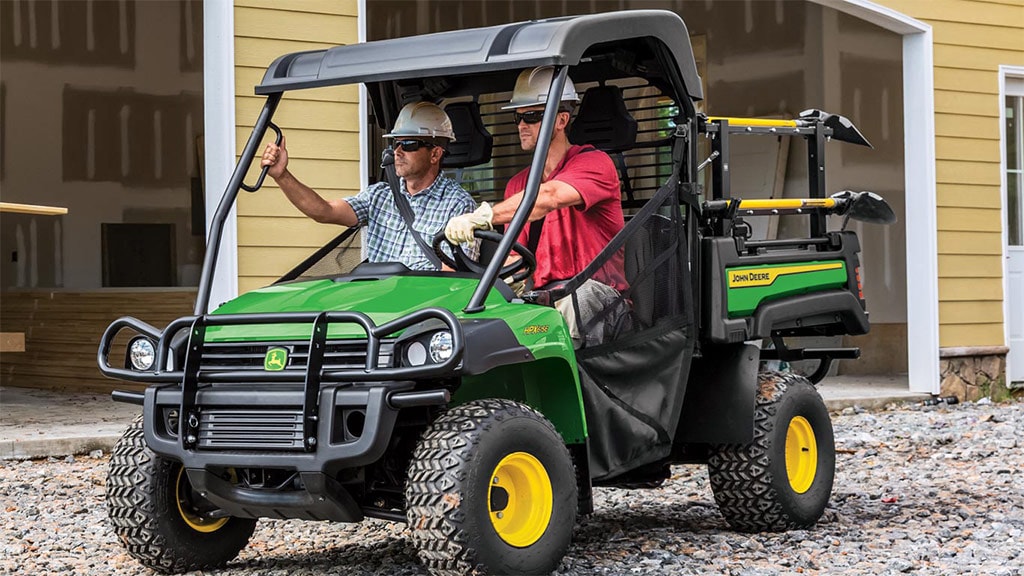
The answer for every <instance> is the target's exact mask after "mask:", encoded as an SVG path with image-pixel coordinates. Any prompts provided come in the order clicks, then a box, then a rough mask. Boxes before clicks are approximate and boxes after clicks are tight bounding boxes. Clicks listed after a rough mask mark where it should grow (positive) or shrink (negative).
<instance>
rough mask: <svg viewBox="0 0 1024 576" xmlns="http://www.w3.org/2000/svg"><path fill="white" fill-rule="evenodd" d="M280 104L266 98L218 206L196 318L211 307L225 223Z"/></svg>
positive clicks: (276, 98) (276, 97)
mask: <svg viewBox="0 0 1024 576" xmlns="http://www.w3.org/2000/svg"><path fill="white" fill-rule="evenodd" d="M280 101H281V93H280V92H278V93H276V94H271V95H269V96H267V101H266V103H265V104H264V105H263V111H261V112H260V116H259V118H258V119H257V120H256V126H255V127H253V129H252V134H251V135H250V136H249V141H248V142H246V144H245V149H244V150H242V156H241V157H240V158H239V159H238V163H237V164H236V165H235V171H234V173H232V174H231V180H229V181H228V185H227V188H226V189H225V190H224V196H223V197H221V199H220V204H219V205H217V213H216V214H214V216H213V221H212V222H211V223H210V233H209V235H208V237H207V244H206V257H205V258H203V274H202V276H200V278H199V293H198V294H197V295H196V306H195V309H194V311H193V313H194V314H195V315H196V316H202V315H203V314H206V312H207V306H209V304H210V290H211V288H212V286H213V274H214V272H215V271H216V269H217V256H218V254H219V253H220V240H221V235H222V234H223V232H224V222H225V221H226V220H227V218H228V214H229V213H230V212H231V208H232V207H234V205H235V198H237V197H238V189H239V188H240V187H241V186H242V179H243V178H245V173H246V172H247V171H248V170H249V165H250V164H251V163H252V159H253V157H254V156H255V155H256V148H257V147H259V145H260V142H262V141H263V135H264V134H265V133H266V131H267V126H269V125H270V119H271V118H273V117H274V111H275V110H276V109H277V104H278V103H279V102H280Z"/></svg>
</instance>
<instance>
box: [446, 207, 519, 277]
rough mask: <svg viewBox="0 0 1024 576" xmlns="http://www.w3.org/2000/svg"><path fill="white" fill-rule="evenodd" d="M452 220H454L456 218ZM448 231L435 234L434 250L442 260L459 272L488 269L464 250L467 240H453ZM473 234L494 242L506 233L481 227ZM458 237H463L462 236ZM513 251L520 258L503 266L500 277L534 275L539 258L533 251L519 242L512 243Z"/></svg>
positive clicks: (479, 271)
mask: <svg viewBox="0 0 1024 576" xmlns="http://www.w3.org/2000/svg"><path fill="white" fill-rule="evenodd" d="M478 210H479V209H478ZM468 215H469V214H464V216H468ZM452 220H454V218H453V219H452ZM446 232H447V229H446V230H445V231H442V232H439V233H438V234H437V235H436V236H434V242H433V247H434V252H436V253H437V257H438V258H440V259H441V262H442V263H444V264H445V265H447V266H449V267H450V268H452V269H454V270H457V271H459V272H473V273H475V274H483V273H484V270H486V269H487V265H486V264H482V263H480V262H479V261H477V260H475V259H473V258H472V257H470V256H469V254H467V253H466V251H465V250H463V248H462V245H463V244H464V243H466V242H453V241H452V240H451V239H450V238H449V236H448V235H447V234H446ZM472 235H473V238H479V239H480V240H482V241H484V242H494V243H500V242H501V240H502V239H503V238H504V235H502V234H500V233H498V232H495V231H493V230H482V229H479V228H477V229H473V230H472ZM458 237H459V238H462V236H458ZM442 244H448V246H449V247H451V251H452V255H454V258H453V257H452V256H449V255H448V253H447V252H445V251H444V250H442V249H441V246H442ZM512 251H513V252H515V253H516V254H518V255H519V258H518V259H517V260H515V261H514V262H511V263H509V264H506V265H505V266H502V268H501V270H499V271H498V277H499V278H501V279H502V280H504V279H506V278H510V279H511V280H512V281H513V282H518V281H520V280H525V279H527V278H529V277H530V276H532V275H533V272H534V270H536V269H537V258H536V257H535V256H534V255H533V252H530V250H528V249H527V248H526V246H523V245H522V244H520V243H518V242H515V243H514V244H512Z"/></svg>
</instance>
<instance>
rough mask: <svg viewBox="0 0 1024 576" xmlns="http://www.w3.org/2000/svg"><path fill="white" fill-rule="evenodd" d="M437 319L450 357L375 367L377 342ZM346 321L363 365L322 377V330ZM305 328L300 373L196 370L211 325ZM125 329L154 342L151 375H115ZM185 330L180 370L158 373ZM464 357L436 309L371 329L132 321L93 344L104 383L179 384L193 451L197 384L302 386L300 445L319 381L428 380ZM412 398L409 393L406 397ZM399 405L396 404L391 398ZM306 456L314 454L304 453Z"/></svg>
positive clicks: (257, 317) (301, 316) (455, 325)
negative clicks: (116, 350) (360, 338)
mask: <svg viewBox="0 0 1024 576" xmlns="http://www.w3.org/2000/svg"><path fill="white" fill-rule="evenodd" d="M431 319H433V320H440V321H441V322H443V323H444V324H445V325H446V326H447V328H448V330H449V331H450V332H451V334H452V355H451V357H450V358H448V359H447V360H445V361H443V362H440V363H438V364H426V365H423V366H398V367H385V368H381V367H379V359H378V356H379V352H380V344H381V339H383V338H385V337H387V336H389V335H391V334H394V333H395V332H398V331H400V330H404V329H406V328H408V327H410V326H412V325H414V324H417V323H420V322H423V321H426V320H431ZM336 322H345V323H352V324H358V325H360V326H362V328H363V330H364V331H365V332H366V336H367V338H366V363H365V365H364V367H363V368H362V369H351V368H350V369H345V370H329V371H325V370H324V369H323V364H324V352H325V349H326V342H327V332H328V326H329V325H330V324H331V323H336ZM305 323H309V324H311V330H310V338H309V359H308V361H307V364H306V369H305V370H304V371H298V370H283V371H275V372H266V371H263V372H255V371H252V370H233V371H222V370H218V371H210V372H202V371H200V366H201V365H202V362H201V360H202V355H203V344H204V343H205V339H206V329H207V328H208V327H211V326H237V325H252V324H305ZM124 328H131V329H133V330H135V331H136V332H139V333H140V334H142V335H144V336H147V337H149V338H151V339H152V340H153V341H155V342H156V345H155V354H156V358H155V360H154V363H153V366H154V367H155V370H154V371H152V372H141V371H135V370H129V369H124V368H114V367H113V366H111V365H110V364H109V362H108V361H107V360H108V356H109V354H110V346H111V344H112V343H113V341H114V337H115V336H117V334H118V333H120V331H121V330H122V329H124ZM185 328H188V330H189V336H188V346H187V348H186V353H185V363H184V366H183V367H182V369H181V370H166V371H165V370H163V368H166V367H167V358H168V355H169V354H170V346H171V339H172V338H174V336H175V335H176V334H177V333H178V332H180V331H181V330H183V329H185ZM464 351H465V339H464V336H463V332H462V325H461V324H460V323H459V321H458V319H456V317H455V315H454V314H452V313H451V312H450V311H448V310H445V309H443V308H424V309H423V310H417V311H416V312H413V313H412V314H408V315H406V316H403V317H401V318H396V319H395V320H392V321H391V322H388V323H386V324H381V325H380V326H378V325H376V324H374V322H373V320H372V319H370V317H369V316H367V315H366V314H363V313H361V312H353V311H341V312H292V313H277V314H212V315H211V314H206V315H202V316H185V317H182V318H178V319H177V320H175V321H173V322H171V323H170V324H168V325H167V327H166V328H165V329H164V330H163V331H162V332H161V331H159V330H157V329H156V328H154V327H153V326H150V325H149V324H147V323H145V322H142V321H141V320H138V319H136V318H132V317H123V318H119V319H117V320H115V321H114V322H113V323H111V324H110V326H108V327H107V329H106V331H104V332H103V337H102V338H101V339H100V345H99V350H98V352H97V363H98V364H99V368H100V371H101V372H102V373H103V374H104V375H105V376H108V377H110V378H115V379H121V380H129V381H133V382H144V383H149V384H180V385H181V387H182V392H181V406H180V412H179V414H181V415H182V418H181V420H180V422H181V428H182V430H181V434H180V435H179V436H180V438H181V442H182V447H183V448H184V449H191V448H194V447H195V445H196V442H197V439H198V438H197V432H198V431H197V427H198V424H197V422H198V419H197V418H193V417H192V416H195V414H196V410H195V408H196V406H195V404H196V394H197V391H198V387H199V382H200V381H202V382H303V407H302V416H303V434H304V436H305V437H306V438H310V437H313V436H314V434H315V430H316V425H317V413H318V398H319V392H320V384H321V383H323V382H328V383H338V382H348V383H353V382H367V381H394V380H415V379H421V378H435V377H441V376H445V375H449V374H452V373H453V372H455V370H456V368H457V367H458V365H459V363H460V362H461V360H462V355H463V352H464ZM411 394H416V393H411ZM393 400H395V401H397V402H401V400H402V399H401V398H395V399H393ZM307 449H309V450H311V449H313V447H312V446H308V447H307Z"/></svg>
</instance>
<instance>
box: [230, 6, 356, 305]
mask: <svg viewBox="0 0 1024 576" xmlns="http://www.w3.org/2000/svg"><path fill="white" fill-rule="evenodd" d="M356 12H357V2H356V0H345V1H336V0H293V1H290V2H280V1H278V0H235V94H236V97H235V119H236V122H235V123H236V129H235V142H236V146H237V149H238V150H239V151H241V150H242V148H243V147H244V146H245V143H246V141H247V140H248V138H249V135H250V134H251V132H252V123H253V122H255V120H256V118H257V117H258V115H259V113H260V111H261V110H262V108H263V104H264V99H263V98H262V97H257V96H255V95H254V93H253V87H254V86H255V85H256V84H258V83H260V81H261V80H262V79H263V74H264V72H265V71H266V68H267V66H268V65H269V64H270V63H271V62H273V61H274V59H275V58H277V57H278V56H281V55H282V54H286V53H289V52H297V51H300V50H317V49H324V48H329V47H331V46H337V45H340V44H352V43H355V42H356V40H357V38H358V24H357V19H356ZM358 102H359V92H358V89H357V88H356V87H355V86H342V87H332V88H320V89H315V90H305V91H299V92H291V93H287V94H285V96H284V98H283V99H282V101H281V104H280V106H279V107H278V110H277V113H276V114H275V115H274V123H275V124H277V125H278V126H280V127H281V129H282V131H284V133H285V138H287V143H288V153H289V169H290V170H292V171H293V172H294V173H296V174H297V175H298V176H299V177H300V178H301V179H302V181H303V182H305V183H306V184H308V185H309V186H311V187H312V188H314V189H315V190H317V191H318V192H319V193H320V194H322V195H323V196H324V197H326V198H329V199H331V198H339V197H343V196H350V195H352V194H354V193H355V192H357V191H358V188H359V113H358ZM269 138H270V137H269V136H268V137H267V140H268V141H269ZM258 174H259V172H258V162H254V163H253V166H252V167H251V168H250V170H249V176H248V177H247V178H246V182H248V183H250V184H251V183H253V182H255V180H256V178H257V176H258ZM339 232H340V229H339V228H338V227H336V226H327V225H320V224H316V223H315V222H313V221H312V220H310V219H308V218H306V217H305V216H304V215H302V214H301V213H300V212H299V211H298V210H297V209H295V208H294V207H293V206H292V205H291V203H290V202H288V200H287V199H285V197H284V195H282V194H281V192H280V191H279V190H278V189H277V187H276V186H275V185H274V182H273V181H272V180H270V179H267V181H266V182H265V183H264V186H263V188H262V189H261V190H260V191H258V192H257V193H255V194H248V193H245V192H242V193H241V194H240V196H239V200H238V289H239V292H246V291H249V290H252V289H254V288H258V287H260V286H265V285H267V284H269V283H270V282H273V281H274V280H275V279H276V278H278V277H279V276H280V275H281V274H283V273H285V272H287V271H288V270H290V269H291V268H292V267H293V266H295V264H297V263H299V262H300V261H302V260H303V259H304V258H305V257H306V256H308V255H309V254H311V253H312V252H313V251H314V250H315V249H316V248H317V247H319V246H321V245H323V244H324V243H326V242H327V241H328V240H330V239H331V238H333V237H334V236H335V235H337V234H338V233H339Z"/></svg>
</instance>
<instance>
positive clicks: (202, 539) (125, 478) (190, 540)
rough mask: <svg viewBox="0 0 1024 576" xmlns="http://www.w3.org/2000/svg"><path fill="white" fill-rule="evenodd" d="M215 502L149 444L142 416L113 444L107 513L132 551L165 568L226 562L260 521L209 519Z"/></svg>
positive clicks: (182, 569) (156, 567) (146, 562)
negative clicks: (197, 491)
mask: <svg viewBox="0 0 1024 576" xmlns="http://www.w3.org/2000/svg"><path fill="white" fill-rule="evenodd" d="M210 508H212V506H211V505H210V504H209V503H208V502H206V501H205V500H202V499H201V498H200V497H199V496H198V494H195V492H194V491H193V490H192V487H191V485H189V483H188V476H187V475H186V474H184V470H183V469H182V467H181V464H180V463H178V462H174V461H172V460H167V459H164V458H161V457H160V456H158V455H157V454H155V453H154V452H153V451H152V450H150V449H149V448H148V447H147V446H146V440H145V436H144V433H143V427H142V416H139V417H138V418H136V419H135V421H134V422H133V423H132V424H131V426H129V427H128V430H126V431H125V433H124V435H123V436H121V439H120V440H118V442H117V444H116V445H114V450H113V452H112V454H111V456H110V469H109V470H108V471H107V515H108V516H109V518H110V523H111V524H112V525H113V528H114V533H115V534H116V535H117V537H118V538H120V540H121V542H122V543H123V544H124V546H125V548H127V549H128V553H129V554H131V555H132V556H133V557H135V558H136V559H137V560H138V561H139V562H141V563H142V564H143V565H145V566H147V567H149V568H152V569H154V570H157V571H159V572H164V573H175V572H188V571H191V570H204V569H209V568H216V567H220V566H223V565H224V564H226V563H227V562H228V561H229V560H232V559H234V558H235V557H236V556H238V552H239V551H241V550H242V548H244V547H245V545H246V544H247V543H248V542H249V537H250V536H252V532H253V530H254V529H255V528H256V520H250V519H245V518H221V519H213V520H211V519H205V518H203V517H202V516H201V510H202V509H210Z"/></svg>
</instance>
